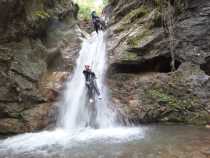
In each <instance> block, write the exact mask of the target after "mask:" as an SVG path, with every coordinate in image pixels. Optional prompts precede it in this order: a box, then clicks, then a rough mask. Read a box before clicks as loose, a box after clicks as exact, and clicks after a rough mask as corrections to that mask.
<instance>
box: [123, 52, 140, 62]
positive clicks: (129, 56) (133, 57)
mask: <svg viewBox="0 0 210 158" xmlns="http://www.w3.org/2000/svg"><path fill="white" fill-rule="evenodd" d="M137 59H138V55H137V54H136V53H133V52H128V51H124V52H123V54H122V60H129V61H133V60H137Z"/></svg>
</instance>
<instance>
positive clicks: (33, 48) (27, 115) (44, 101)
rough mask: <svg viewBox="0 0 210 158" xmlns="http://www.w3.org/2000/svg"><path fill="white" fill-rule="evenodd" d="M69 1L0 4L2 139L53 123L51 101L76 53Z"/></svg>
mask: <svg viewBox="0 0 210 158" xmlns="http://www.w3.org/2000/svg"><path fill="white" fill-rule="evenodd" d="M77 12H78V7H77V6H76V5H74V3H73V2H72V1H71V0H9V1H8V0H2V1H1V2H0V34H1V36H0V134H9V133H11V134H12V133H22V132H28V131H35V130H39V129H43V128H45V127H47V126H48V125H49V124H51V123H54V122H55V115H54V114H55V112H56V106H55V105H54V104H53V101H55V99H56V96H57V93H58V91H57V90H58V89H60V88H61V86H60V83H61V82H62V81H63V80H65V78H66V76H67V75H68V73H67V72H66V71H67V70H68V71H70V70H71V69H72V66H73V64H74V61H75V57H76V56H77V52H78V49H79V41H80V40H79V38H78V31H77V26H76V16H77Z"/></svg>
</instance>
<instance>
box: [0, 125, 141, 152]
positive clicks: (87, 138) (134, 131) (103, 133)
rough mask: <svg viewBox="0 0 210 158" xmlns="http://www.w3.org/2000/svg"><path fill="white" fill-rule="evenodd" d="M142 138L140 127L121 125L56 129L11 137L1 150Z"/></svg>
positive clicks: (0, 145) (28, 149) (33, 148)
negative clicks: (75, 129) (100, 127)
mask: <svg viewBox="0 0 210 158" xmlns="http://www.w3.org/2000/svg"><path fill="white" fill-rule="evenodd" d="M140 138H143V131H142V129H140V128H123V127H122V128H120V127H119V128H107V129H98V130H95V129H91V128H86V129H81V130H77V131H71V132H69V131H66V130H63V129H56V130H54V131H43V132H40V133H26V134H22V135H18V136H14V137H10V138H8V139H5V140H3V141H0V151H1V150H2V151H3V150H13V151H15V152H27V151H33V150H37V151H39V150H43V149H45V148H48V147H50V146H53V145H60V146H63V147H68V148H69V147H71V146H77V145H79V144H80V143H82V142H85V143H88V142H91V141H96V140H99V141H102V140H103V141H104V142H108V143H119V142H124V141H129V140H133V139H140Z"/></svg>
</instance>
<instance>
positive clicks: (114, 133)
mask: <svg viewBox="0 0 210 158" xmlns="http://www.w3.org/2000/svg"><path fill="white" fill-rule="evenodd" d="M85 64H89V65H91V67H92V71H93V72H95V74H96V77H97V83H98V87H99V89H100V92H101V95H102V100H96V104H95V106H96V113H97V116H96V122H97V125H98V128H97V129H94V128H90V127H87V126H86V125H87V122H88V121H89V120H90V117H91V113H92V112H93V111H90V110H88V106H89V105H88V104H87V102H86V100H87V98H86V87H85V78H84V76H83V69H84V65H85ZM105 72H106V43H105V39H104V33H103V32H100V33H99V34H96V33H93V34H92V35H91V36H90V38H88V39H84V41H83V44H82V49H81V51H80V53H79V57H78V60H77V63H76V68H75V71H74V73H73V75H71V76H70V77H69V79H68V81H67V82H66V89H65V90H64V93H63V96H62V97H61V99H60V102H58V104H59V106H60V107H61V110H60V117H59V122H58V126H57V128H56V129H55V130H53V131H43V132H39V133H25V134H21V135H18V136H14V137H9V138H8V139H5V140H0V158H1V156H2V155H3V156H4V157H8V158H14V157H15V158H16V157H18V156H16V155H19V154H20V156H21V157H22V153H27V154H28V155H38V157H39V158H40V153H42V154H43V153H44V154H43V157H44V158H45V157H47V156H46V155H45V154H46V153H47V155H48V154H49V155H52V154H53V152H54V151H55V152H56V153H59V151H58V146H59V147H60V148H61V149H66V148H68V149H69V148H71V147H75V146H76V148H78V150H80V146H81V145H82V144H84V142H85V143H90V144H91V143H92V142H94V141H98V142H99V143H102V144H103V143H105V142H107V141H108V142H112V143H114V142H116V141H117V142H124V141H125V142H127V141H128V139H129V140H131V139H136V138H142V137H143V132H142V130H141V129H140V128H138V127H137V128H129V127H128V128H126V127H120V126H117V124H116V122H115V112H113V111H112V110H110V109H109V108H108V106H109V104H110V103H109V101H108V96H107V90H106V86H105V83H104V79H105ZM92 140H94V141H92ZM81 142H83V143H81ZM65 153H66V152H64V153H63V154H65ZM8 155H9V156H8ZM57 157H58V156H57ZM61 157H63V156H62V153H61ZM75 157H77V156H75ZM85 157H86V156H85ZM18 158H19V157H18Z"/></svg>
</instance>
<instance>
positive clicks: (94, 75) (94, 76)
mask: <svg viewBox="0 0 210 158" xmlns="http://www.w3.org/2000/svg"><path fill="white" fill-rule="evenodd" d="M92 75H93V79H94V80H95V79H96V74H95V73H94V72H92Z"/></svg>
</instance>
